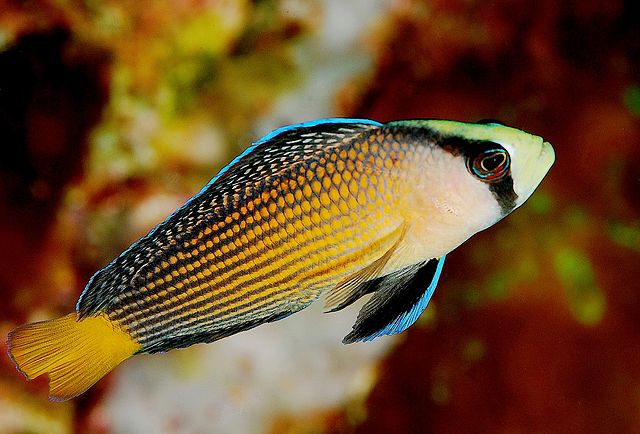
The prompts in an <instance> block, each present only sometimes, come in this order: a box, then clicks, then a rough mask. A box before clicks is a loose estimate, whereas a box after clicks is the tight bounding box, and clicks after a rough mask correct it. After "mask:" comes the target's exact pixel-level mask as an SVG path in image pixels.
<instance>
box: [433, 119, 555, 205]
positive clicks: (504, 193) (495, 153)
mask: <svg viewBox="0 0 640 434" xmlns="http://www.w3.org/2000/svg"><path fill="white" fill-rule="evenodd" d="M425 124H426V126H427V127H428V128H430V129H431V130H433V131H435V132H436V137H438V141H439V144H440V146H441V147H444V148H448V151H449V152H452V153H454V154H455V155H456V156H458V157H461V158H462V159H463V160H464V164H465V166H466V169H467V172H468V174H469V175H471V177H472V178H473V179H474V181H475V182H476V184H477V185H478V186H479V187H482V185H483V184H484V186H485V187H487V188H488V189H489V190H490V191H491V192H492V194H493V196H494V197H495V199H496V200H497V202H498V203H499V204H500V207H501V210H502V217H504V216H506V215H507V214H509V213H510V212H512V211H513V210H514V209H516V208H518V207H519V206H520V205H522V204H523V203H524V202H525V201H526V200H527V199H528V198H529V197H530V196H531V195H532V194H533V192H534V191H535V190H536V188H537V187H538V185H540V183H541V182H542V179H543V178H544V177H545V175H546V174H547V172H548V171H549V169H550V168H551V166H552V165H553V163H554V161H555V152H554V150H553V147H552V146H551V144H550V143H549V142H547V141H545V140H544V139H543V138H542V137H540V136H536V135H533V134H529V133H527V132H525V131H522V130H519V129H516V128H512V127H508V126H506V125H503V124H501V123H499V122H497V121H480V122H478V123H465V122H455V121H445V120H430V121H426V122H425Z"/></svg>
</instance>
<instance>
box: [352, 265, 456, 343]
mask: <svg viewBox="0 0 640 434" xmlns="http://www.w3.org/2000/svg"><path fill="white" fill-rule="evenodd" d="M444 258H445V256H442V257H440V259H431V260H429V261H426V262H420V263H418V264H414V265H410V266H408V267H405V268H403V269H401V270H398V271H396V272H395V273H392V274H389V275H388V276H384V277H380V278H378V279H375V280H374V281H373V282H372V284H371V286H370V287H369V288H367V290H369V291H375V293H374V295H373V297H372V298H371V300H369V301H368V302H367V303H366V304H365V305H364V306H363V307H362V309H361V310H360V313H358V318H357V320H356V323H355V324H354V325H353V330H352V331H351V332H350V333H349V334H348V335H347V336H345V338H344V339H343V340H342V342H343V343H344V344H350V343H353V342H360V341H370V340H373V339H375V338H377V337H379V336H383V335H392V334H396V333H401V332H402V331H404V330H406V329H407V328H408V327H409V326H411V325H412V324H413V323H414V322H415V321H416V320H417V319H418V317H419V316H420V314H421V313H422V312H423V311H424V310H425V309H426V307H427V305H428V304H429V300H430V299H431V296H432V295H433V292H434V291H435V289H436V286H437V284H438V279H439V277H440V273H441V271H442V266H443V264H444ZM427 283H428V287H427V288H426V290H425V289H424V286H425V285H426V284H427Z"/></svg>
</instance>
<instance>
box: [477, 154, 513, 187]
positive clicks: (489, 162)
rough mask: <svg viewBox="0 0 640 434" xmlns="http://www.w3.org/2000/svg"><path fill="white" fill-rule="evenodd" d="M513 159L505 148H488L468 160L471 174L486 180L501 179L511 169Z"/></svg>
mask: <svg viewBox="0 0 640 434" xmlns="http://www.w3.org/2000/svg"><path fill="white" fill-rule="evenodd" d="M510 164H511V159H510V157H509V153H508V152H507V151H505V150H504V149H486V150H484V151H482V152H480V153H478V154H477V155H476V156H475V157H472V158H469V159H468V160H467V169H468V170H469V172H470V173H471V174H473V175H474V176H476V177H477V178H479V179H480V180H481V181H485V182H495V181H497V180H499V179H501V178H502V177H503V176H504V175H505V174H506V173H507V171H508V170H509V166H510Z"/></svg>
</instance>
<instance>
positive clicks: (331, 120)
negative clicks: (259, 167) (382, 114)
mask: <svg viewBox="0 0 640 434" xmlns="http://www.w3.org/2000/svg"><path fill="white" fill-rule="evenodd" d="M327 124H365V125H375V126H377V127H381V126H382V125H383V124H382V123H381V122H378V121H374V120H371V119H357V118H325V119H316V120H313V121H307V122H300V123H297V124H291V125H285V126H284V127H280V128H277V129H275V130H273V131H271V132H270V133H269V134H267V135H266V136H264V137H262V138H261V139H258V140H256V141H255V142H253V143H252V144H251V146H249V147H248V148H247V149H245V150H244V151H242V153H241V154H240V155H238V156H237V157H236V158H234V159H233V160H231V161H230V162H229V163H227V165H226V166H224V167H223V168H222V169H220V171H219V172H218V173H217V174H216V175H215V176H214V177H213V178H211V180H210V181H209V182H207V184H206V185H205V186H204V187H202V189H201V190H200V192H198V194H200V193H202V192H204V191H205V190H206V189H207V188H208V187H209V186H210V185H211V184H213V183H214V182H216V181H217V180H218V179H219V178H220V177H221V176H222V175H223V174H224V173H225V172H227V171H228V170H229V169H230V168H231V167H233V165H234V164H236V163H237V162H238V161H240V160H242V159H243V158H244V157H246V156H247V155H249V154H250V153H251V152H253V150H254V149H256V148H257V147H258V146H260V145H262V144H263V143H266V142H268V141H269V140H272V139H273V138H274V137H277V136H279V135H280V134H282V133H286V132H288V131H294V130H297V129H301V128H311V127H315V126H318V125H327ZM198 194H196V196H197V195H198Z"/></svg>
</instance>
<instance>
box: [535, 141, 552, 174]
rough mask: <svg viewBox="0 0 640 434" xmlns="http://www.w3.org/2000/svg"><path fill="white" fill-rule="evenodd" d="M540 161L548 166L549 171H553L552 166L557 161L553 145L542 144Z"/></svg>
mask: <svg viewBox="0 0 640 434" xmlns="http://www.w3.org/2000/svg"><path fill="white" fill-rule="evenodd" d="M539 159H540V161H541V162H542V163H543V164H545V165H547V166H548V168H547V171H548V170H549V169H551V166H552V165H553V163H554V162H555V161H556V151H555V150H554V149H553V146H551V143H549V142H543V143H542V149H540V156H539Z"/></svg>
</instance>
